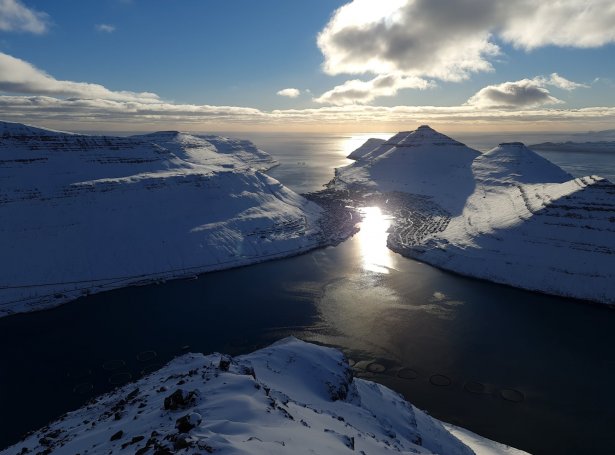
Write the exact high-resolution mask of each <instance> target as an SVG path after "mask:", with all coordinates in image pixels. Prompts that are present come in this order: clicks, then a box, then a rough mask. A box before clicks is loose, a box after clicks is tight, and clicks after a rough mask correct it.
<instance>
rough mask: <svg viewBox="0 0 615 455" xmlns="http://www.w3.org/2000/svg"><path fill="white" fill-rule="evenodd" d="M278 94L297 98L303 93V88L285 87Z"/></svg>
mask: <svg viewBox="0 0 615 455" xmlns="http://www.w3.org/2000/svg"><path fill="white" fill-rule="evenodd" d="M277 94H278V95H280V96H286V97H288V98H297V97H298V96H299V95H300V94H301V90H299V89H297V88H285V89H283V90H280V91H279V92H278V93H277Z"/></svg>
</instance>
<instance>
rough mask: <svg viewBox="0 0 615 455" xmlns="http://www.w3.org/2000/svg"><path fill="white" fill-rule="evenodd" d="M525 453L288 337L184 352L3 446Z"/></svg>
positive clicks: (56, 450)
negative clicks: (252, 348) (239, 350)
mask: <svg viewBox="0 0 615 455" xmlns="http://www.w3.org/2000/svg"><path fill="white" fill-rule="evenodd" d="M217 452H220V453H234V454H277V453H280V454H281V453H292V454H314V453H317V454H344V453H359V454H361V453H362V454H379V453H392V452H395V453H399V452H400V453H415V454H441V455H471V454H477V455H493V454H511V455H521V454H524V453H525V452H522V451H520V450H516V449H513V448H511V447H508V446H504V445H502V444H498V443H496V442H493V441H490V440H488V439H485V438H482V437H480V436H478V435H476V434H474V433H472V432H470V431H468V430H465V429H462V428H459V427H455V426H452V425H448V424H444V423H442V422H440V421H438V420H436V419H434V418H432V417H430V416H429V415H427V414H426V413H424V412H423V411H421V410H419V409H417V408H415V407H414V406H412V404H410V403H408V402H407V401H405V400H404V399H403V397H401V396H400V395H398V394H397V393H395V392H393V391H392V390H390V389H388V388H386V387H384V386H382V385H379V384H376V383H374V382H370V381H366V380H362V379H358V378H353V375H352V370H351V369H350V366H349V365H348V361H347V360H346V358H345V357H344V355H343V354H342V353H341V352H339V351H337V350H335V349H332V348H327V347H322V346H316V345H314V344H308V343H305V342H302V341H300V340H297V339H296V338H286V339H284V340H281V341H279V342H277V343H275V344H273V345H271V346H270V347H268V348H265V349H261V350H259V351H256V352H254V353H252V354H248V355H243V356H240V357H236V358H231V357H229V356H226V355H221V354H212V355H203V354H186V355H184V356H181V357H178V358H176V359H174V360H173V361H171V362H170V363H169V364H167V365H166V366H164V367H163V368H162V369H160V370H158V371H156V372H154V373H152V374H150V375H148V376H146V377H144V378H142V379H141V380H139V381H137V382H136V383H133V384H128V385H126V386H123V387H121V388H119V389H116V390H115V391H113V392H111V393H108V394H106V395H103V396H101V397H98V398H96V399H95V400H93V401H92V402H90V403H89V404H87V405H86V406H84V407H83V408H81V409H79V410H77V411H74V412H70V413H68V414H66V415H64V416H62V417H60V418H59V419H58V420H56V421H55V422H53V423H50V424H49V425H47V426H45V427H44V428H42V429H40V430H38V431H36V432H34V433H32V434H30V435H29V436H28V437H27V438H26V439H24V440H23V441H22V442H20V443H18V444H16V445H14V446H12V447H9V448H7V449H6V450H4V451H2V452H0V454H6V455H9V454H10V455H13V454H30V453H53V454H56V455H63V454H67V455H68V454H70V455H73V454H75V453H80V454H82V455H83V454H88V453H92V454H93V453H135V454H140V455H145V454H158V455H163V454H173V453H217Z"/></svg>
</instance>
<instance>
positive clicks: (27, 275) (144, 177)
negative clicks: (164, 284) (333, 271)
mask: <svg viewBox="0 0 615 455" xmlns="http://www.w3.org/2000/svg"><path fill="white" fill-rule="evenodd" d="M275 164H276V162H275V160H273V159H272V158H271V157H270V156H269V155H268V154H266V153H265V152H263V151H261V150H259V149H257V148H256V147H255V146H254V145H253V144H252V143H250V142H248V141H239V140H232V139H228V138H223V137H217V136H206V135H190V134H184V133H180V132H175V131H168V132H159V133H153V134H148V135H142V136H132V137H109V136H88V135H80V134H72V133H64V132H58V131H51V130H47V129H42V128H35V127H31V126H27V125H22V124H17V123H9V122H0V182H1V184H0V251H2V261H1V262H0V317H2V316H6V315H9V314H13V313H16V312H24V311H31V310H38V309H43V308H49V307H52V306H56V305H58V304H61V303H64V302H67V301H69V300H72V299H75V298H77V297H80V296H83V295H88V294H90V293H94V292H99V291H103V290H108V289H113V288H117V287H122V286H127V285H134V284H144V283H151V282H155V281H158V280H166V279H171V278H180V277H191V276H194V275H196V274H198V273H202V272H206V271H211V270H220V269H225V268H230V267H235V266H240V265H246V264H251V263H254V262H260V261H264V260H267V259H273V258H279V257H284V256H289V255H294V254H299V253H302V252H305V251H307V250H309V249H312V248H315V247H318V246H322V245H324V244H327V243H329V242H333V243H335V242H336V241H339V239H341V238H344V237H345V236H347V235H349V234H350V233H351V231H349V232H346V231H344V229H338V227H336V235H339V236H340V237H339V238H338V239H336V238H331V236H329V235H328V234H327V233H325V232H323V227H322V223H321V221H322V220H321V216H322V213H323V210H322V209H321V208H320V207H318V206H317V205H316V204H314V203H313V202H310V201H308V200H306V199H304V198H303V197H302V196H300V195H298V194H296V193H294V192H293V191H291V190H290V189H288V188H286V187H284V186H283V185H282V184H280V183H279V182H278V181H276V180H275V179H273V178H271V177H268V176H267V175H265V174H263V173H261V172H259V170H265V169H268V168H270V167H272V166H274V165H275Z"/></svg>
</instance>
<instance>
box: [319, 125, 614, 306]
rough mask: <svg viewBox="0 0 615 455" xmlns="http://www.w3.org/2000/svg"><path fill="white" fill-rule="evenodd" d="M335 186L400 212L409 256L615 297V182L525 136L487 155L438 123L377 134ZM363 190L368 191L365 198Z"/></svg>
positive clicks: (399, 234)
mask: <svg viewBox="0 0 615 455" xmlns="http://www.w3.org/2000/svg"><path fill="white" fill-rule="evenodd" d="M351 156H354V157H355V158H356V161H355V162H354V163H352V164H350V165H348V166H346V167H343V168H339V169H336V176H335V178H334V179H333V180H332V181H331V183H330V184H329V188H330V189H331V190H332V191H337V192H338V193H339V192H342V193H343V192H346V193H350V194H352V195H354V196H355V199H359V201H358V202H360V199H361V198H363V199H365V200H367V201H369V200H373V198H374V195H379V200H380V202H381V204H382V206H383V207H382V208H384V209H387V208H388V209H389V211H390V212H392V213H393V214H394V215H395V221H394V224H393V226H392V229H391V232H390V235H389V237H388V245H389V247H390V248H392V249H393V250H395V251H397V252H400V253H401V254H403V255H406V256H409V257H413V258H416V259H419V260H421V261H424V262H426V263H429V264H432V265H435V266H437V267H441V268H443V269H446V270H451V271H454V272H457V273H460V274H463V275H468V276H472V277H477V278H482V279H486V280H490V281H494V282H497V283H503V284H508V285H511V286H516V287H521V288H525V289H529V290H533V291H539V292H544V293H549V294H555V295H560V296H566V297H573V298H578V299H585V300H591V301H595V302H600V303H606V304H611V305H613V304H615V222H614V220H615V185H613V184H612V183H611V182H609V181H608V180H605V179H603V178H601V177H598V176H587V177H583V178H576V179H575V178H573V177H572V176H571V175H569V174H568V173H566V172H565V171H563V170H562V169H561V168H559V167H558V166H556V165H555V164H553V163H551V162H550V161H548V160H546V159H544V158H542V157H541V156H539V155H538V154H536V153H535V152H533V151H532V150H530V149H528V148H527V147H525V146H524V145H523V144H521V143H504V144H500V145H499V146H498V147H496V148H494V149H493V150H490V151H489V152H487V153H484V154H481V153H480V152H478V151H476V150H473V149H471V148H469V147H467V146H465V145H464V144H461V143H459V142H457V141H455V140H453V139H451V138H449V137H447V136H445V135H443V134H440V133H438V132H436V131H434V130H433V129H431V128H430V127H428V126H421V127H419V128H418V129H417V130H416V131H409V132H402V133H399V134H397V135H395V136H393V137H392V138H391V139H389V140H388V141H386V142H384V143H381V144H380V145H378V143H377V142H374V141H371V142H370V143H369V145H367V144H366V145H365V146H363V147H362V148H361V149H360V151H359V153H356V152H355V153H353V155H351ZM357 195H358V197H357Z"/></svg>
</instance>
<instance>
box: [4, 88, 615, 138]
mask: <svg viewBox="0 0 615 455" xmlns="http://www.w3.org/2000/svg"><path fill="white" fill-rule="evenodd" d="M0 116H1V118H2V119H4V120H12V121H17V122H25V123H33V124H41V123H47V124H50V122H53V124H54V125H56V126H55V127H60V128H62V129H68V130H71V129H73V130H74V129H78V128H79V127H80V125H83V124H86V123H89V124H91V125H95V128H97V129H104V128H105V125H107V124H109V125H121V127H122V128H125V129H129V128H131V125H132V128H133V129H135V130H136V129H138V128H139V126H140V125H144V126H145V127H147V128H149V129H151V128H157V129H168V128H169V126H170V125H177V124H181V125H185V126H189V125H194V126H193V128H194V129H195V130H199V131H203V130H205V129H207V127H208V125H212V124H215V125H218V128H219V127H220V126H223V127H225V128H229V130H230V129H233V128H234V127H237V126H241V125H249V127H250V128H252V127H254V126H259V125H261V126H263V127H266V128H268V129H271V128H272V127H273V128H275V126H276V125H277V126H278V127H280V128H281V129H287V128H290V127H292V126H293V125H295V126H297V127H300V128H304V127H305V126H306V125H311V126H317V127H318V128H321V129H322V128H323V125H334V124H335V125H346V127H347V128H353V127H356V125H360V124H363V125H368V126H369V127H371V128H373V127H374V126H377V125H380V126H381V127H385V126H386V125H395V127H394V128H395V129H400V128H408V127H409V126H412V125H419V124H423V123H433V124H442V123H446V124H458V125H465V126H469V127H472V128H477V126H479V125H481V124H483V125H506V126H507V127H510V126H511V125H522V126H525V127H527V126H531V127H533V128H535V127H536V125H537V124H540V123H543V124H544V125H546V126H545V128H551V126H550V125H552V124H553V123H554V122H558V123H560V124H561V123H566V124H569V125H571V126H570V127H569V128H575V129H581V128H583V126H581V125H582V124H584V125H589V124H592V123H598V124H605V123H607V124H608V123H611V124H612V123H613V122H615V107H590V108H582V109H545V108H524V109H497V108H493V109H483V108H480V107H478V106H473V105H464V106H450V107H438V106H395V107H383V106H362V105H346V106H327V107H321V108H314V109H284V110H273V111H262V110H259V109H253V108H248V107H238V106H210V105H192V104H172V103H163V102H160V103H140V102H131V101H117V100H102V99H86V100H83V99H75V98H68V99H60V98H55V97H49V96H6V95H5V96H1V95H0Z"/></svg>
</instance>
